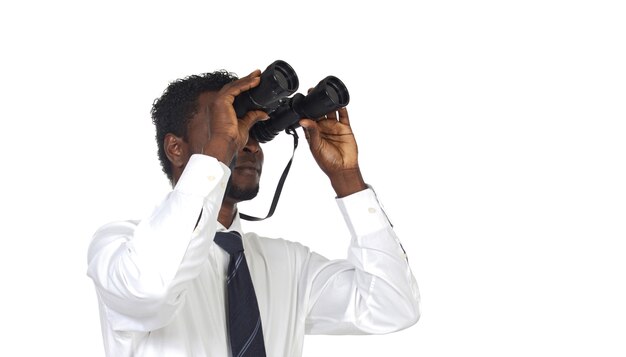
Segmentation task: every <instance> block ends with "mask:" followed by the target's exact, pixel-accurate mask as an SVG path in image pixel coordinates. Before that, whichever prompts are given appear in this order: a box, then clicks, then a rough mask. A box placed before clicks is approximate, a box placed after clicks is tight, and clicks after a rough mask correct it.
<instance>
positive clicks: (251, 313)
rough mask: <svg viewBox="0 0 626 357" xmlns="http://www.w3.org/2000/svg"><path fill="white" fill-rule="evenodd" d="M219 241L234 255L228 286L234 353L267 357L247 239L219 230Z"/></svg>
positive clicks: (229, 321) (229, 328)
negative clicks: (251, 275)
mask: <svg viewBox="0 0 626 357" xmlns="http://www.w3.org/2000/svg"><path fill="white" fill-rule="evenodd" d="M214 241H215V243H216V244H217V245H219V246H220V248H222V249H224V250H225V251H226V252H227V253H228V254H229V255H230V262H229V263H228V273H227V274H228V275H227V278H226V286H227V291H228V308H227V310H228V331H229V337H230V347H231V351H232V354H233V357H244V356H248V357H265V343H264V342H263V326H262V324H261V315H260V314H259V305H258V303H257V300H256V294H255V293H254V286H253V285H252V279H251V278H250V270H248V263H247V262H246V256H245V255H244V254H243V242H242V240H241V236H240V235H239V233H237V232H217V233H216V234H215V239H214Z"/></svg>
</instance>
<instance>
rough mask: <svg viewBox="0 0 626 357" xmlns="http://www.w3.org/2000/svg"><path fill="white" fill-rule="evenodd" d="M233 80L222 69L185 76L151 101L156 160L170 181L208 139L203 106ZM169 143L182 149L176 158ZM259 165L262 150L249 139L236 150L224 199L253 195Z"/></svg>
mask: <svg viewBox="0 0 626 357" xmlns="http://www.w3.org/2000/svg"><path fill="white" fill-rule="evenodd" d="M236 79H237V76H236V75H234V74H232V73H229V72H226V71H217V72H212V73H204V74H201V75H192V76H188V77H185V78H183V79H179V80H176V81H174V82H172V83H170V85H169V86H168V87H167V88H166V89H165V91H164V92H163V95H162V96H161V97H160V98H158V99H156V100H155V101H154V104H153V106H152V111H151V113H152V121H153V123H154V125H155V127H156V140H157V145H158V155H159V160H160V161H161V166H162V169H163V172H165V174H166V175H167V177H168V178H169V180H170V181H171V182H172V183H173V184H175V183H176V182H177V181H178V178H179V176H180V174H181V173H182V169H183V168H184V166H185V165H186V163H187V161H188V160H189V158H190V157H191V155H192V154H197V153H201V152H202V148H203V147H204V145H205V144H206V142H207V141H208V140H209V136H210V133H209V121H210V120H211V118H210V115H209V112H208V110H206V108H208V107H209V105H210V103H211V102H212V101H213V100H214V99H215V97H216V95H217V91H219V90H220V89H221V88H222V87H223V86H224V85H226V84H227V83H230V82H232V81H234V80H236ZM172 142H175V143H176V145H179V147H180V148H181V149H182V150H180V151H179V152H181V153H182V154H181V155H179V156H178V157H173V156H172V155H173V154H172V151H171V145H172ZM180 160H182V166H181V161H180ZM174 163H176V164H174ZM262 165H263V152H262V150H261V148H260V146H259V143H258V142H256V141H255V140H254V139H250V140H249V141H248V143H247V144H246V146H245V147H244V148H243V149H242V150H240V151H239V153H238V155H237V161H236V163H234V164H233V165H231V169H233V170H232V173H231V178H230V180H231V184H230V189H229V190H228V192H227V193H226V194H227V196H228V198H230V199H232V200H233V201H236V202H239V201H243V200H249V199H252V198H254V197H255V196H256V194H257V192H258V189H259V187H258V186H259V179H260V174H261V169H262Z"/></svg>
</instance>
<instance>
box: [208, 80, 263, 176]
mask: <svg viewBox="0 0 626 357" xmlns="http://www.w3.org/2000/svg"><path fill="white" fill-rule="evenodd" d="M260 76H261V71H260V70H258V69H257V70H255V71H254V72H252V73H250V74H249V75H247V76H245V77H243V78H240V79H238V80H236V81H233V82H230V83H228V84H226V85H225V86H224V87H222V89H221V90H220V91H218V92H217V95H216V97H215V98H214V99H213V101H211V103H210V104H209V108H208V109H209V140H208V141H207V143H206V144H205V145H204V148H203V153H204V154H206V155H210V156H213V157H215V158H216V159H218V160H220V161H221V162H223V163H224V164H226V165H228V164H229V163H230V162H231V160H232V159H233V157H235V155H236V154H237V152H239V150H241V149H243V147H244V146H245V145H246V143H247V142H248V136H249V132H250V128H251V127H252V126H253V125H254V124H255V123H256V122H257V121H259V120H265V119H267V118H268V115H267V113H265V112H263V111H261V110H253V111H249V112H247V113H246V114H245V115H244V116H243V117H242V118H239V119H238V118H237V115H236V114H235V109H234V108H233V102H234V101H235V97H236V96H238V95H239V94H240V93H242V92H245V91H247V90H249V89H251V88H254V87H256V86H258V85H259V83H260V81H261V77H260Z"/></svg>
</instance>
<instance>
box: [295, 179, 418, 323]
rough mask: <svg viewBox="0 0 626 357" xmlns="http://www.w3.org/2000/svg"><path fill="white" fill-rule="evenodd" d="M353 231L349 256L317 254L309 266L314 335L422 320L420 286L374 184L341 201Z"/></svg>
mask: <svg viewBox="0 0 626 357" xmlns="http://www.w3.org/2000/svg"><path fill="white" fill-rule="evenodd" d="M337 202H338V205H339V208H340V210H341V212H342V214H343V216H344V218H345V221H346V223H347V225H348V228H349V230H350V233H351V235H352V239H351V243H350V247H349V249H348V257H347V259H345V260H328V259H326V258H324V257H322V256H320V255H319V254H316V253H311V255H310V256H309V260H308V262H307V266H306V268H305V279H304V281H305V284H306V287H305V288H304V291H305V293H306V295H307V297H308V305H307V306H308V313H307V317H306V325H305V326H306V333H308V334H382V333H389V332H393V331H397V330H401V329H404V328H407V327H409V326H411V325H413V324H415V323H416V322H417V320H418V319H419V316H420V312H419V301H420V297H419V290H418V287H417V283H416V281H415V278H414V276H413V274H412V272H411V269H410V267H409V264H408V260H407V257H406V254H405V252H404V249H403V248H402V245H401V244H400V241H399V240H398V238H397V236H396V234H395V232H394V230H393V228H392V226H391V224H390V222H389V220H388V219H387V216H386V214H385V212H384V211H383V209H382V206H381V205H380V204H379V203H378V199H377V198H376V195H375V193H374V191H373V190H372V189H367V190H364V191H361V192H358V193H355V194H353V195H350V196H348V197H345V198H343V199H338V200H337Z"/></svg>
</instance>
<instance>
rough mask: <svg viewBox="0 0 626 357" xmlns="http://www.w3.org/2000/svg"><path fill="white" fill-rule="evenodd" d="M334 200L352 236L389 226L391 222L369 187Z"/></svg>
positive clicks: (363, 234)
mask: <svg viewBox="0 0 626 357" xmlns="http://www.w3.org/2000/svg"><path fill="white" fill-rule="evenodd" d="M336 200H337V205H338V206H339V209H340V210H341V213H342V214H343V217H344V219H345V221H346V223H347V225H348V229H350V233H352V235H353V236H354V237H363V236H366V235H369V234H372V233H374V232H378V231H380V230H381V229H385V228H388V227H391V222H389V219H388V218H387V215H386V214H385V211H384V210H383V208H382V206H381V204H380V203H379V202H378V198H377V197H376V193H374V190H373V189H372V188H371V187H370V188H368V189H365V190H363V191H359V192H357V193H353V194H351V195H349V196H346V197H343V198H337V199H336Z"/></svg>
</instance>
